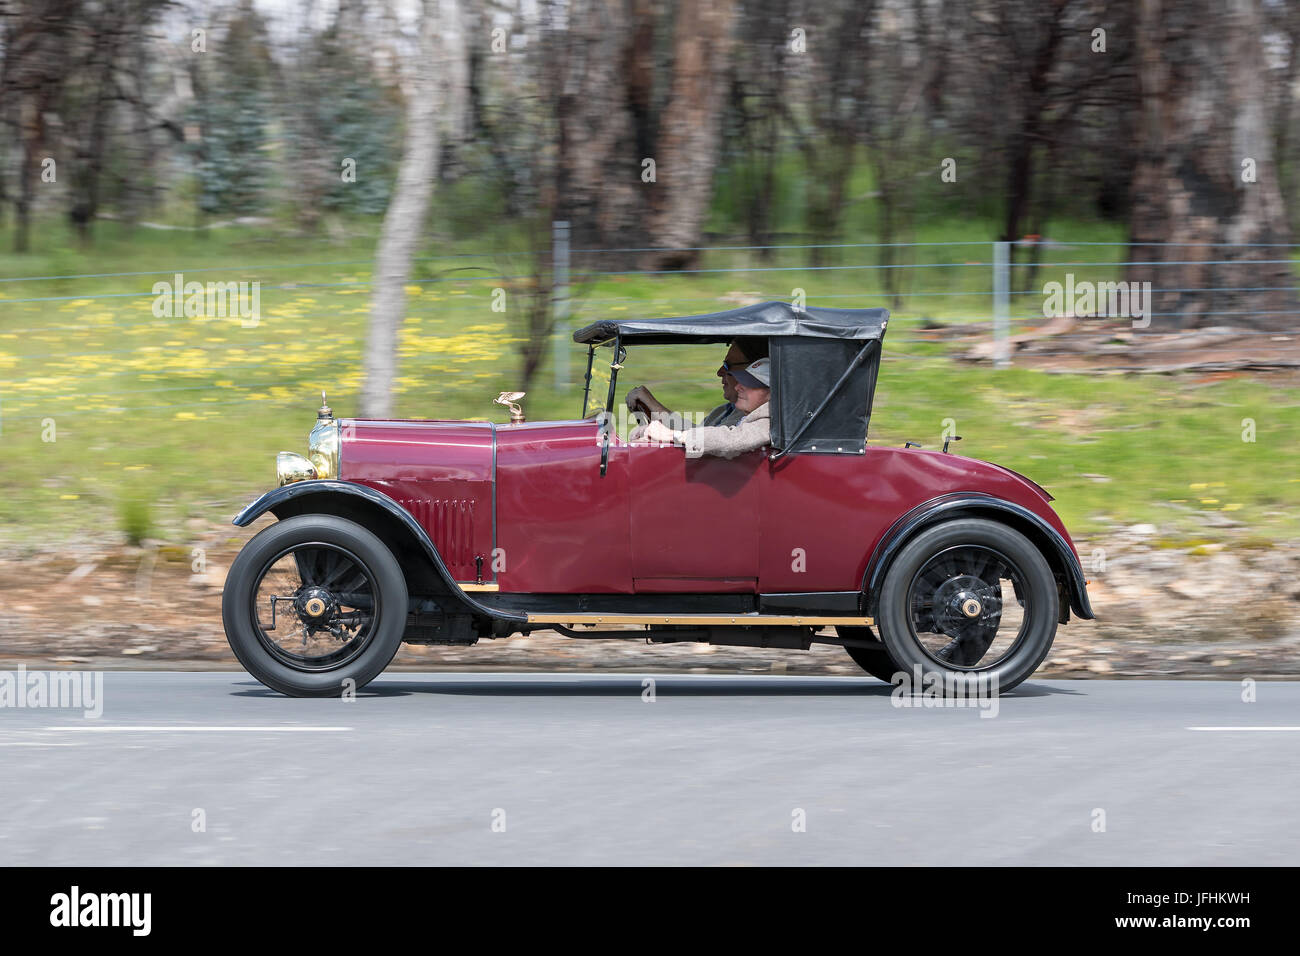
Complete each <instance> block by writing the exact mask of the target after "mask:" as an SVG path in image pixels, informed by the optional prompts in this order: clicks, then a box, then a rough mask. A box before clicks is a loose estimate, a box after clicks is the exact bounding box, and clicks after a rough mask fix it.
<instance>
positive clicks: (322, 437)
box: [307, 392, 339, 478]
mask: <svg viewBox="0 0 1300 956" xmlns="http://www.w3.org/2000/svg"><path fill="white" fill-rule="evenodd" d="M307 457H308V458H310V459H311V463H312V465H313V466H314V467H315V469H316V477H318V478H337V477H338V476H339V423H338V422H336V421H335V420H334V413H333V411H332V410H331V409H330V407H329V406H328V405H326V404H325V394H324V393H323V392H322V393H321V407H320V411H318V412H317V413H316V426H315V427H314V428H313V429H312V430H311V435H310V436H309V437H308V438H307Z"/></svg>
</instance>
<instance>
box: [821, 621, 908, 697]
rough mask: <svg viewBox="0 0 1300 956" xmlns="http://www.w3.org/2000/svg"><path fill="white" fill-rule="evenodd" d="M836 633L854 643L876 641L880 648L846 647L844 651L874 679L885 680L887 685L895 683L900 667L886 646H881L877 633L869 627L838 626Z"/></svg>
mask: <svg viewBox="0 0 1300 956" xmlns="http://www.w3.org/2000/svg"><path fill="white" fill-rule="evenodd" d="M835 633H837V634H838V635H839V636H840V637H842V638H844V639H845V640H852V641H876V643H877V644H878V645H879V646H878V647H861V646H858V647H854V646H852V645H845V647H844V650H846V651H847V652H848V654H849V657H851V658H853V663H855V664H857V665H858V666H859V667H861V668H862V669H863V670H864V671H866V672H867V673H868V674H870V675H871V676H872V677H876V678H879V679H880V680H883V681H884V682H885V683H886V684H890V683H893V680H894V674H895V673H897V672H898V665H897V664H895V663H894V660H893V658H891V657H890V656H889V651H887V650H886V649H885V645H884V644H881V643H880V641H879V640H878V639H877V638H876V635H875V633H873V632H872V630H871V628H869V627H840V626H839V625H836V627H835Z"/></svg>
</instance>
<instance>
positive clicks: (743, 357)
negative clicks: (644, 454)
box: [627, 336, 767, 441]
mask: <svg viewBox="0 0 1300 956" xmlns="http://www.w3.org/2000/svg"><path fill="white" fill-rule="evenodd" d="M762 358H767V339H765V338H762V337H759V336H746V337H744V338H738V339H735V340H733V341H732V343H731V347H730V348H729V349H727V356H726V358H725V359H724V360H723V362H722V364H721V365H719V366H718V373H717V374H718V378H720V379H722V397H723V398H724V399H726V401H725V402H723V403H722V404H721V405H719V406H718V407H717V408H715V409H714V410H713V411H711V412H709V414H708V415H706V416H704V421H702V422H700V426H701V427H702V426H709V425H735V424H736V423H738V422H739V421H740V420H741V419H742V418H744V417H745V413H744V412H742V411H740V410H739V409H737V408H736V379H735V377H734V373H735V371H736V370H737V369H746V368H749V365H750V363H751V362H756V361H758V360H759V359H762ZM627 407H628V408H630V409H632V410H633V411H637V410H638V409H641V410H644V411H645V412H646V414H648V415H649V416H650V418H651V419H655V420H658V421H664V420H665V419H669V420H670V421H671V425H675V426H678V427H679V428H680V429H688V428H695V427H696V426H695V425H694V424H692V423H689V422H682V421H681V417H682V416H679V415H677V413H675V412H672V411H669V409H668V407H667V406H666V405H664V404H663V402H661V401H659V400H658V399H657V398H655V397H654V395H652V394H651V392H650V389H648V388H646V387H645V386H644V385H638V386H637V387H636V388H634V389H632V390H631V391H630V392H628V393H627ZM672 419H676V420H675V421H672ZM665 423H666V424H668V422H665ZM670 427H671V426H670ZM645 428H646V426H645V425H639V426H637V427H636V428H634V429H633V430H632V434H631V435H630V436H629V440H630V441H638V440H640V439H641V438H642V436H643V435H644V434H645Z"/></svg>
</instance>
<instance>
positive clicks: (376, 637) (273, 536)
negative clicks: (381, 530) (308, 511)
mask: <svg viewBox="0 0 1300 956" xmlns="http://www.w3.org/2000/svg"><path fill="white" fill-rule="evenodd" d="M406 612H407V594H406V579H405V578H404V577H403V576H402V570H401V568H400V567H399V566H398V564H397V560H396V559H395V558H394V557H393V555H392V552H390V551H389V550H388V548H387V547H386V546H385V545H384V543H383V542H382V541H380V540H379V538H377V537H375V535H373V534H371V533H370V532H369V531H367V530H366V529H365V528H363V527H361V526H360V525H359V524H356V523H355V522H352V521H347V520H345V519H343V518H338V517H334V516H332V515H300V516H298V517H296V518H287V519H285V520H283V521H279V522H277V523H275V524H273V525H271V526H270V527H269V528H265V529H263V530H262V531H261V532H259V533H258V534H257V535H256V536H255V537H253V539H252V540H251V541H249V542H248V544H246V545H244V549H243V550H242V551H240V552H239V556H238V557H236V558H235V561H234V563H232V564H231V566H230V573H229V574H228V575H227V576H226V588H225V591H224V593H223V594H222V598H221V616H222V621H223V622H224V624H225V628H226V639H227V640H228V641H229V642H230V649H231V650H232V651H234V652H235V656H236V657H237V658H239V662H240V663H241V664H243V665H244V667H245V668H246V669H247V670H248V672H249V673H250V674H252V675H253V676H254V677H256V678H257V679H258V680H260V681H261V682H262V683H263V684H265V685H266V686H267V687H270V688H272V689H273V690H278V691H280V692H281V693H283V694H288V695H290V696H293V697H338V696H340V695H342V694H344V693H348V692H349V691H356V690H359V689H360V688H361V687H364V686H365V685H366V684H367V683H369V682H370V681H371V680H373V679H374V678H375V677H377V676H378V675H379V673H380V672H381V671H383V669H384V668H385V667H387V666H388V663H389V661H391V660H392V659H393V655H394V654H396V653H397V648H398V646H399V645H400V644H401V642H402V633H403V631H404V630H405V629H406Z"/></svg>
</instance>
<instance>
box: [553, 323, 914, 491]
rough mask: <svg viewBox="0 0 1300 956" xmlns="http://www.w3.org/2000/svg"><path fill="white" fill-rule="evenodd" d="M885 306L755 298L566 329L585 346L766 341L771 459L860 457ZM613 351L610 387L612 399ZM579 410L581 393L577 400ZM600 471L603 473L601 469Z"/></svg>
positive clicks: (611, 398)
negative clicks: (721, 308)
mask: <svg viewBox="0 0 1300 956" xmlns="http://www.w3.org/2000/svg"><path fill="white" fill-rule="evenodd" d="M888 322H889V310H887V309H824V308H820V307H818V306H809V307H807V308H802V309H797V308H795V307H794V306H793V305H791V304H790V303H788V302H762V303H759V304H758V305H747V306H745V307H743V308H740V309H730V310H728V311H726V312H712V313H710V314H708V315H687V316H681V317H679V318H667V319H619V320H603V321H600V322H593V323H592V324H591V325H588V326H587V327H586V328H582V329H579V330H578V331H577V332H574V333H573V340H574V341H575V342H579V343H581V344H583V345H586V346H588V347H589V354H588V387H589V388H590V384H591V376H590V368H591V366H590V361H591V359H592V357H593V353H594V351H595V349H596V347H597V346H600V345H607V344H609V345H612V344H614V343H615V342H617V343H618V344H619V350H618V351H619V352H620V353H621V352H622V351H623V347H624V346H627V345H670V344H686V343H688V342H696V343H709V342H718V343H721V342H729V341H731V340H732V339H734V338H738V337H741V336H758V337H762V338H766V339H767V340H768V347H769V351H770V354H771V357H772V397H771V400H770V401H771V413H772V448H773V449H775V451H774V453H773V457H776V458H780V457H783V456H785V455H790V454H800V453H811V454H830V455H835V454H840V455H861V454H862V453H863V450H864V449H865V448H866V444H867V423H868V421H869V420H870V418H871V401H872V398H873V396H874V395H875V391H876V374H877V372H878V371H879V369H880V345H881V338H882V337H883V336H884V334H885V326H886V325H887V324H888ZM621 362H622V358H621V357H616V358H615V359H614V363H613V369H614V370H613V372H612V374H611V377H610V385H609V404H610V405H611V406H612V404H613V401H614V389H615V380H616V378H617V375H618V372H617V368H618V367H619V364H620V363H621ZM583 406H584V412H583V414H586V412H585V407H586V398H585V397H584V399H583ZM602 473H603V472H602Z"/></svg>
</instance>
